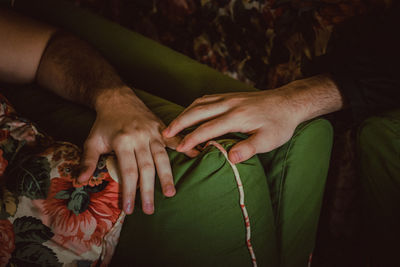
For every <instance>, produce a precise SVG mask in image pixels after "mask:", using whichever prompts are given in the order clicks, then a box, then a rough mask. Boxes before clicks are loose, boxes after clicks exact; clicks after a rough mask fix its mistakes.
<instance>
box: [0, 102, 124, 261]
mask: <svg viewBox="0 0 400 267" xmlns="http://www.w3.org/2000/svg"><path fill="white" fill-rule="evenodd" d="M80 155H81V151H80V149H79V148H78V147H76V146H75V145H73V144H70V143H64V142H55V141H53V140H52V139H51V138H50V137H48V136H46V135H44V134H42V133H40V132H39V131H38V130H37V128H36V127H35V126H34V125H33V124H32V123H30V122H29V121H28V120H25V119H23V118H21V117H18V116H17V115H16V113H15V111H14V109H13V108H12V107H11V105H10V104H9V103H8V102H7V100H6V99H5V98H4V97H3V96H1V95H0V266H62V265H68V266H101V265H105V264H107V263H108V262H109V260H110V259H111V256H112V253H113V251H114V248H115V246H116V244H117V242H118V238H119V234H120V230H121V226H122V223H123V218H124V213H123V212H122V211H121V209H120V206H119V205H120V201H119V200H120V192H119V178H118V175H117V172H116V171H115V170H116V169H115V168H114V166H116V165H115V162H114V160H115V158H114V157H113V156H112V155H105V156H102V158H101V159H100V160H99V163H98V166H97V169H96V171H95V173H94V174H93V176H92V177H91V179H90V180H89V181H88V182H87V183H85V184H80V183H78V182H77V180H76V178H77V175H78V173H79V160H80Z"/></svg>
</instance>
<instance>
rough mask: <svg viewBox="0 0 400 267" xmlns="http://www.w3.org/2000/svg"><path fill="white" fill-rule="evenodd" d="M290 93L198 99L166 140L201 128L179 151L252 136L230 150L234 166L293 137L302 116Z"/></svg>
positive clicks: (174, 124) (173, 124) (283, 90)
mask: <svg viewBox="0 0 400 267" xmlns="http://www.w3.org/2000/svg"><path fill="white" fill-rule="evenodd" d="M289 91H290V90H286V88H280V89H275V90H268V91H260V92H246V93H228V94H220V95H209V96H203V97H201V98H198V99H196V100H195V101H194V102H193V103H192V104H191V105H190V106H189V107H188V108H187V109H186V110H185V111H183V112H182V114H180V115H179V116H178V117H177V118H176V119H175V120H174V121H172V122H171V124H170V125H169V126H168V128H166V129H165V130H164V131H163V135H164V136H165V137H167V138H171V137H173V136H175V135H176V134H177V133H179V132H180V131H182V130H183V129H185V128H187V127H190V126H193V125H196V124H199V123H201V125H200V126H199V127H198V128H197V129H196V130H194V131H193V132H192V133H190V134H188V135H187V136H186V137H185V138H184V139H183V140H182V142H181V143H180V144H179V146H178V147H177V151H180V152H185V151H189V150H190V149H192V148H193V147H195V146H197V145H198V144H200V143H202V142H205V141H207V140H210V139H213V138H215V137H218V136H221V135H224V134H226V133H230V132H241V133H247V134H250V137H249V138H248V139H246V140H243V141H241V142H239V143H237V144H236V145H235V146H233V147H232V149H231V150H230V151H229V160H231V161H232V162H233V163H239V162H242V161H245V160H247V159H249V158H250V157H252V156H253V155H255V154H256V153H264V152H268V151H271V150H273V149H275V148H277V147H279V146H281V145H282V144H284V143H286V142H287V141H288V140H289V139H290V138H291V137H292V135H293V132H294V130H295V128H296V127H297V125H298V124H299V123H300V122H301V116H300V114H299V113H298V112H297V111H296V109H295V107H294V106H293V105H292V103H291V101H289V97H288V94H289Z"/></svg>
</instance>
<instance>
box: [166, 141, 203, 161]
mask: <svg viewBox="0 0 400 267" xmlns="http://www.w3.org/2000/svg"><path fill="white" fill-rule="evenodd" d="M163 140H164V142H165V144H166V146H167V147H169V148H172V149H174V150H176V148H177V147H178V146H179V143H180V142H181V140H182V138H181V137H180V136H174V137H171V138H163ZM184 154H185V155H186V156H188V157H191V158H194V157H197V156H198V155H199V154H200V151H199V150H197V149H195V148H192V149H189V150H188V151H186V152H184Z"/></svg>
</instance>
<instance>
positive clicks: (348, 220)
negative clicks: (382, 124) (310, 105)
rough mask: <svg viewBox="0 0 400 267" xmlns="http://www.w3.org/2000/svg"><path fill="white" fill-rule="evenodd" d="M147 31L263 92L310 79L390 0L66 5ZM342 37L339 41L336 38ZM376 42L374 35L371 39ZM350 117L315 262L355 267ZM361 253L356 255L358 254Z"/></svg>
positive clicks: (358, 258) (110, 0)
mask: <svg viewBox="0 0 400 267" xmlns="http://www.w3.org/2000/svg"><path fill="white" fill-rule="evenodd" d="M69 1H71V2H74V3H75V4H76V5H77V6H81V7H85V8H89V9H90V10H92V11H94V12H96V13H98V14H101V15H103V16H105V17H107V18H110V19H111V20H113V21H115V22H117V23H119V24H121V25H123V26H126V27H128V28H130V29H133V30H134V31H137V32H139V33H142V34H143V35H145V36H147V37H150V38H152V39H154V40H156V41H158V42H160V43H162V44H164V45H167V46H169V47H171V48H173V49H174V50H176V51H179V52H181V53H183V54H185V55H188V56H189V57H191V58H193V59H195V60H197V61H199V62H201V63H204V64H207V65H208V66H211V67H213V68H215V69H217V70H219V71H220V72H222V73H225V74H227V75H229V76H231V77H233V78H235V79H238V80H240V81H243V82H245V83H247V84H249V85H252V86H255V87H256V88H258V89H271V88H276V87H278V86H281V85H283V84H286V83H288V82H290V81H292V80H295V79H299V78H302V77H304V76H305V75H307V73H308V72H309V69H310V68H311V65H313V64H314V63H315V62H318V60H319V58H321V57H323V56H324V55H329V51H331V50H332V47H331V44H330V42H329V40H330V37H331V35H332V32H334V30H335V28H336V26H337V25H338V24H340V23H342V22H344V21H347V20H349V19H350V18H352V17H355V16H360V15H363V14H368V13H369V12H371V11H376V10H383V9H386V8H389V7H390V6H391V5H392V2H393V1H392V0H317V1H315V0H313V1H311V0H306V1H298V0H264V1H256V0H218V1H209V0H201V1H200V0H168V1H164V0H152V1H141V0H134V1H128V0H69ZM339 38H340V36H339ZM371 38H374V36H371ZM348 116H349V114H339V115H338V116H337V117H335V123H334V127H335V137H334V138H335V141H334V144H335V145H334V149H333V156H332V159H333V161H332V162H331V168H330V173H329V178H328V182H327V190H326V194H325V200H324V205H323V209H322V219H321V223H320V227H319V229H320V230H319V241H318V245H317V250H316V259H315V263H316V264H320V265H321V266H338V265H341V266H344V265H343V264H347V266H356V265H362V264H364V262H363V254H364V251H363V244H362V243H361V242H360V241H359V240H360V239H359V237H360V236H361V232H360V224H361V221H360V220H361V219H360V212H359V210H360V201H361V194H360V191H359V185H360V181H359V177H357V170H356V169H355V166H356V161H355V159H356V153H355V147H356V146H355V143H356V136H357V135H356V132H357V129H356V128H354V127H348V125H351V122H349V121H348V120H346V118H347V117H348ZM354 248H356V249H354Z"/></svg>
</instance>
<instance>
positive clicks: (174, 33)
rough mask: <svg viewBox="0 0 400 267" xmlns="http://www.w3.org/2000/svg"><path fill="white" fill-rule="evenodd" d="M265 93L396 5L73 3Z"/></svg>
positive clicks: (381, 1) (296, 0) (237, 0)
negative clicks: (358, 24) (366, 18)
mask: <svg viewBox="0 0 400 267" xmlns="http://www.w3.org/2000/svg"><path fill="white" fill-rule="evenodd" d="M69 1H72V2H74V3H76V4H77V5H79V6H82V7H88V8H90V9H91V10H92V11H95V12H97V13H100V14H102V15H103V16H105V17H108V18H111V19H112V20H114V21H115V22H118V23H120V24H122V25H124V26H126V27H128V28H130V29H133V30H134V31H136V32H139V33H142V34H143V35H145V36H147V37H150V38H152V39H155V40H156V41H159V42H160V43H162V44H164V45H166V46H169V47H171V48H173V49H174V50H176V51H179V52H181V53H183V54H185V55H188V56H189V57H191V58H193V59H196V60H197V61H199V62H201V63H204V64H207V65H209V66H211V67H213V68H215V69H217V70H219V71H221V72H223V73H225V74H228V75H230V76H231V77H234V78H236V79H239V80H241V81H244V82H247V83H250V84H252V85H254V86H255V87H257V88H259V89H269V88H275V87H278V86H281V85H283V84H286V83H288V82H290V81H292V80H295V79H298V78H301V77H302V76H303V75H304V65H305V64H307V63H308V62H309V61H311V60H313V59H314V58H315V57H318V56H321V55H323V54H325V53H326V52H327V50H328V49H327V48H328V41H329V38H330V36H331V33H332V31H333V29H334V27H335V25H337V24H339V23H341V22H343V21H345V20H347V19H349V18H351V17H353V16H356V15H361V14H365V13H367V12H369V11H371V10H374V9H382V8H385V7H388V6H390V5H391V2H392V0H306V1H300V0H218V1H210V0H151V1H147V0H69Z"/></svg>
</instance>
